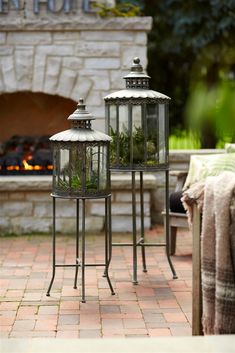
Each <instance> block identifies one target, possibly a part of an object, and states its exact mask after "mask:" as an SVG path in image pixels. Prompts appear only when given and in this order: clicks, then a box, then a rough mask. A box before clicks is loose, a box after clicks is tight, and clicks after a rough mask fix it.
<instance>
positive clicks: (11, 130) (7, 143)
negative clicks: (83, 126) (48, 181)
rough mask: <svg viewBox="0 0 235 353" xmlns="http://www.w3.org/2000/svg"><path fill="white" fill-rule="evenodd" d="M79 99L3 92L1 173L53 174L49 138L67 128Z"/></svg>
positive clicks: (0, 107) (0, 108)
mask: <svg viewBox="0 0 235 353" xmlns="http://www.w3.org/2000/svg"><path fill="white" fill-rule="evenodd" d="M75 108H76V102H74V101H73V100H71V99H67V98H63V97H60V96H57V95H49V94H45V93H39V92H38V93H34V92H16V93H5V94H2V95H0V124H1V129H0V175H30V174H31V175H32V174H33V175H34V174H50V173H51V171H52V154H51V149H50V144H49V140H48V137H49V136H51V135H53V134H54V133H55V132H56V131H60V130H65V129H67V128H68V123H67V121H66V117H67V116H68V115H69V114H70V113H71V112H72V111H74V109H75Z"/></svg>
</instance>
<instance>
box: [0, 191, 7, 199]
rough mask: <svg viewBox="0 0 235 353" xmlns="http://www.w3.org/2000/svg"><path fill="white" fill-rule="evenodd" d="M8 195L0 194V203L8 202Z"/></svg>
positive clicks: (5, 193)
mask: <svg viewBox="0 0 235 353" xmlns="http://www.w3.org/2000/svg"><path fill="white" fill-rule="evenodd" d="M8 198H9V195H8V192H0V201H6V200H8Z"/></svg>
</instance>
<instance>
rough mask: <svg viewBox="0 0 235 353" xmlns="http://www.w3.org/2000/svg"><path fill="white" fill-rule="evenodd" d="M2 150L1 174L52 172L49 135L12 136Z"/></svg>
mask: <svg viewBox="0 0 235 353" xmlns="http://www.w3.org/2000/svg"><path fill="white" fill-rule="evenodd" d="M1 149H2V150H1V151H0V175H35V174H51V173H52V169H53V167H52V150H51V147H50V142H49V136H12V137H11V138H10V139H9V140H7V141H6V143H4V144H3V145H2V148H1Z"/></svg>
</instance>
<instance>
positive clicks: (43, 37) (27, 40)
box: [7, 32, 52, 45]
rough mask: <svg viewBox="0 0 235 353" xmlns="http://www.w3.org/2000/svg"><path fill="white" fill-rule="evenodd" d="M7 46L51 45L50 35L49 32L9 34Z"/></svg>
mask: <svg viewBox="0 0 235 353" xmlns="http://www.w3.org/2000/svg"><path fill="white" fill-rule="evenodd" d="M7 42H8V43H9V44H16V45H18V44H23V45H26V44H29V45H32V44H33V45H35V44H37V45H38V44H51V43H52V35H51V33H49V32H10V33H8V36H7Z"/></svg>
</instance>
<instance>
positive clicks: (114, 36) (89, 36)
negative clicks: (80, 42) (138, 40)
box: [81, 31, 134, 43]
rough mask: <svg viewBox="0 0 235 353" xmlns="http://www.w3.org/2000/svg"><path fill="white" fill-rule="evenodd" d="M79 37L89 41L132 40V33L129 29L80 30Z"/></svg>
mask: <svg viewBox="0 0 235 353" xmlns="http://www.w3.org/2000/svg"><path fill="white" fill-rule="evenodd" d="M81 39H84V40H90V41H100V40H101V39H102V40H104V41H111V42H114V41H115V42H118V41H120V42H130V43H131V42H133V41H134V34H133V32H129V31H126V32H125V31H82V32H81Z"/></svg>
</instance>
